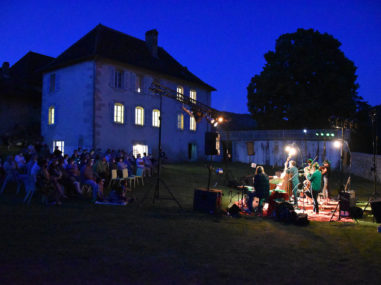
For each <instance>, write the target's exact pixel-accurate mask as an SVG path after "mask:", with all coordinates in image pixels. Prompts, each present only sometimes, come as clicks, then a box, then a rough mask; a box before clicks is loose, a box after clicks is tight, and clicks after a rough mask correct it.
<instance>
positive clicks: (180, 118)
mask: <svg viewBox="0 0 381 285" xmlns="http://www.w3.org/2000/svg"><path fill="white" fill-rule="evenodd" d="M177 128H178V129H179V130H184V115H183V114H177Z"/></svg>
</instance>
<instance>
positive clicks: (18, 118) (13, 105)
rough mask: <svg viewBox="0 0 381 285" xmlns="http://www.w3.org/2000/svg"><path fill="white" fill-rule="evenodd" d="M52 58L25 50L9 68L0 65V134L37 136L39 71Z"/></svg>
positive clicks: (39, 90)
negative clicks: (25, 52)
mask: <svg viewBox="0 0 381 285" xmlns="http://www.w3.org/2000/svg"><path fill="white" fill-rule="evenodd" d="M52 60H53V58H52V57H50V56H46V55H42V54H39V53H35V52H32V51H30V52H28V53H27V54H26V55H24V56H23V57H22V58H21V59H20V60H18V61H17V62H16V63H15V64H13V65H12V66H11V67H10V66H9V63H8V62H4V63H3V64H2V67H1V68H0V122H1V124H0V136H1V138H2V139H3V140H4V141H7V140H8V137H11V138H18V139H22V138H29V139H30V138H33V137H36V136H37V137H39V135H40V124H41V123H40V118H41V88H42V73H41V71H40V69H41V68H42V67H43V66H45V65H47V64H49V63H50V62H51V61H52Z"/></svg>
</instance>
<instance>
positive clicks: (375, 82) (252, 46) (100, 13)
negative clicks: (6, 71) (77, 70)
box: [0, 0, 381, 113]
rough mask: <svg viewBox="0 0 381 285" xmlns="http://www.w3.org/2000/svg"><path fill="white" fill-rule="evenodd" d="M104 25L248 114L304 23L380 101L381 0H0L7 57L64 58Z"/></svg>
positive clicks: (222, 103)
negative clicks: (283, 41)
mask: <svg viewBox="0 0 381 285" xmlns="http://www.w3.org/2000/svg"><path fill="white" fill-rule="evenodd" d="M98 23H102V24H104V25H106V26H109V27H111V28H114V29H116V30H120V31H122V32H124V33H127V34H130V35H132V36H135V37H138V38H141V39H144V33H145V32H146V31H147V30H149V29H152V28H156V29H157V30H158V31H159V45H160V46H162V47H164V48H165V49H166V50H167V51H168V52H169V53H170V54H171V55H173V56H174V57H175V58H176V59H177V60H178V61H179V62H180V63H181V64H183V65H185V66H187V67H188V69H189V70H190V71H192V72H193V73H195V74H196V75H197V76H199V77H200V78H201V79H203V80H204V81H205V82H207V83H208V84H210V85H212V86H214V87H215V88H216V89H217V92H214V94H213V97H212V105H213V107H215V108H217V109H221V110H227V111H233V112H240V113H246V112H247V107H246V101H247V100H246V87H247V85H248V84H249V82H250V79H251V77H252V76H254V75H255V74H258V73H259V72H260V71H261V70H262V67H263V65H264V63H265V61H264V58H263V55H264V53H266V52H267V51H268V50H270V49H271V50H273V49H274V44H275V40H276V39H277V38H278V37H279V36H280V35H281V34H284V33H292V32H295V31H296V29H297V28H313V29H316V30H318V31H320V32H327V33H329V34H332V35H333V36H334V37H335V38H337V39H338V40H339V41H340V42H341V43H342V47H341V48H342V50H343V51H344V53H345V54H346V56H347V57H348V58H349V59H351V60H352V61H354V63H355V65H356V66H357V67H358V71H357V74H358V83H359V84H360V89H359V95H360V96H363V97H364V99H365V100H367V101H368V102H369V103H370V104H372V105H377V104H381V1H379V0H373V1H368V0H358V1H350V0H348V1H340V0H336V1H323V0H316V1H308V0H304V1H303V0H300V1H293V0H287V1H286V0H284V1H282V0H278V1H270V0H269V1H265V0H262V1H255V0H252V1H238V0H236V1H232V0H229V1H226V0H225V1H208V0H203V1H199V0H191V1H180V0H178V1H173V0H171V1H160V0H156V1H144V0H140V1H136V0H134V1H129V0H123V1H112V0H108V1H103V0H102V1H96V0H94V1H80V0H76V1H72V0H65V1H54V0H48V1H45V0H40V1H38V0H36V1H30V0H28V1H24V0H17V1H15V0H0V32H1V38H0V61H1V62H3V61H9V62H10V63H11V64H14V63H15V62H16V61H17V60H18V59H19V58H20V57H22V56H23V55H24V54H25V53H27V52H28V51H29V50H32V51H35V52H39V53H43V54H46V55H50V56H54V57H55V56H58V55H59V54H60V53H61V52H63V51H64V50H65V49H66V48H68V47H69V46H70V45H71V44H73V43H74V42H75V41H77V40H78V39H80V38H81V37H82V36H83V35H85V34H86V33H87V32H88V31H90V30H91V29H92V28H94V27H95V26H96V25H97V24H98Z"/></svg>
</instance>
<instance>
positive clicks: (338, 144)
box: [333, 140, 343, 148]
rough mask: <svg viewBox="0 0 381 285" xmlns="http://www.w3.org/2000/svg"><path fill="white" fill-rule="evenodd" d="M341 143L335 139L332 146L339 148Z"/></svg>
mask: <svg viewBox="0 0 381 285" xmlns="http://www.w3.org/2000/svg"><path fill="white" fill-rule="evenodd" d="M342 145H343V143H342V142H341V141H339V140H336V141H334V142H333V146H334V147H335V148H340V147H341V146H342Z"/></svg>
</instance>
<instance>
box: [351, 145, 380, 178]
mask: <svg viewBox="0 0 381 285" xmlns="http://www.w3.org/2000/svg"><path fill="white" fill-rule="evenodd" d="M372 167H373V154H368V153H360V152H352V163H351V167H350V168H347V169H346V171H347V172H349V173H352V174H354V175H357V176H360V177H363V178H366V179H369V180H373V179H374V173H373V171H372V170H371V168H372ZM376 168H377V181H378V182H381V155H376Z"/></svg>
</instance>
